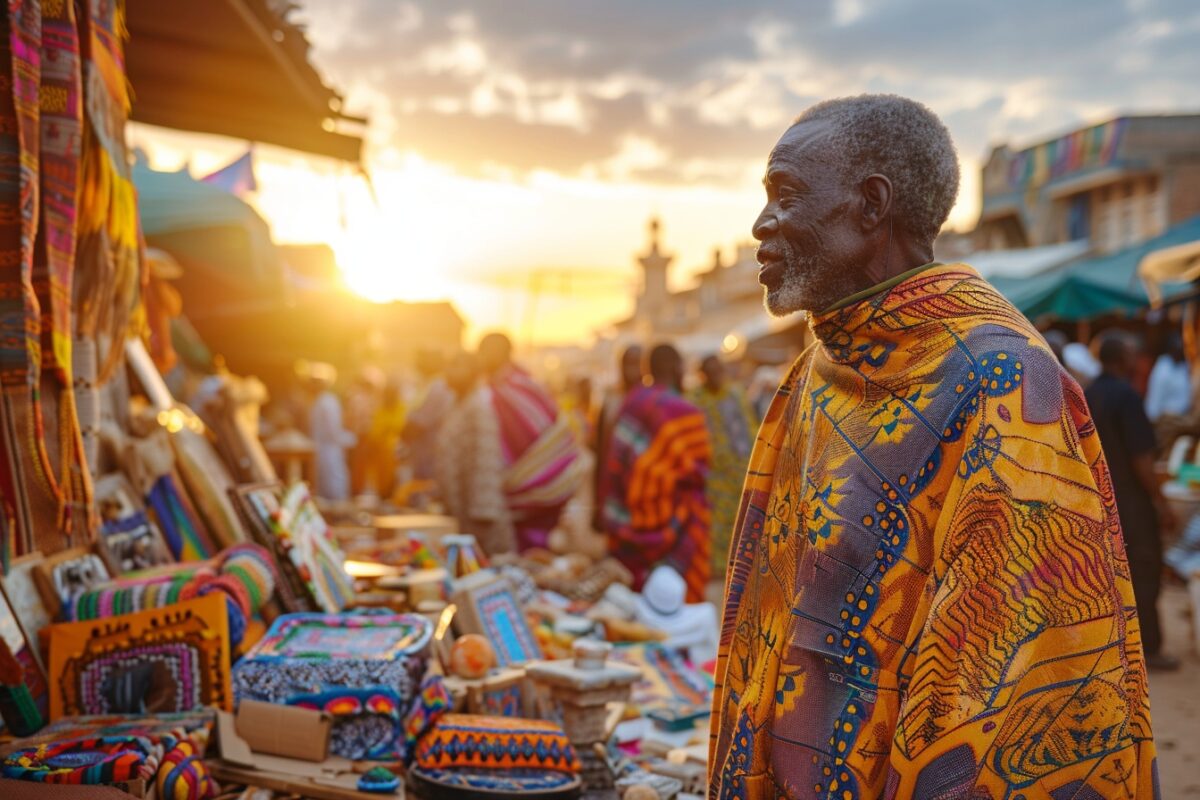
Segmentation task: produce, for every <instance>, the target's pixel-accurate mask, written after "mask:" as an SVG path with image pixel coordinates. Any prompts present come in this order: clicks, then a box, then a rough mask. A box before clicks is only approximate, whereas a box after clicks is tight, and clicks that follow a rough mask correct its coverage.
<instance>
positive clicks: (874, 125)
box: [793, 94, 958, 244]
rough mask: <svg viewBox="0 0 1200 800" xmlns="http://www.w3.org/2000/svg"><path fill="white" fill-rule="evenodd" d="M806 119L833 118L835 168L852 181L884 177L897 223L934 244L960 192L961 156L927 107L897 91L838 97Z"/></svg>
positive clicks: (811, 111) (820, 105)
mask: <svg viewBox="0 0 1200 800" xmlns="http://www.w3.org/2000/svg"><path fill="white" fill-rule="evenodd" d="M801 122H828V123H830V124H832V125H833V127H834V137H835V138H834V141H836V142H837V146H836V150H837V152H836V153H835V154H834V156H833V158H834V166H835V167H836V168H837V169H838V170H839V171H840V172H841V173H842V176H843V177H844V178H845V179H846V180H849V181H853V182H855V183H858V182H859V181H862V180H863V179H865V178H866V177H867V176H869V175H874V174H879V175H884V176H886V177H887V178H888V180H890V181H891V182H892V189H893V191H894V192H895V197H894V199H893V201H892V203H893V208H894V209H895V211H894V213H895V215H896V221H897V222H898V223H900V224H901V225H903V226H904V228H905V229H907V230H908V232H909V233H911V234H912V235H913V236H916V237H917V238H919V239H920V240H921V242H922V243H924V244H932V243H933V240H934V239H935V238H937V235H938V231H939V230H941V227H942V224H943V223H945V221H946V218H947V217H948V216H949V215H950V209H951V208H953V207H954V200H955V198H956V197H957V196H958V156H957V154H956V153H955V151H954V142H953V141H952V140H951V138H950V132H949V131H948V130H946V126H945V125H943V124H942V121H941V120H940V119H938V117H937V115H936V114H934V113H933V112H932V111H930V110H929V109H928V108H927V107H925V106H924V105H922V104H921V103H918V102H917V101H915V100H909V99H908V98H907V97H900V96H898V95H894V94H860V95H858V96H857V97H838V98H835V99H833V100H826V101H824V102H822V103H817V104H816V105H815V106H812V107H810V108H809V109H808V110H806V111H805V112H804V113H803V114H801V115H800V116H798V117H796V120H795V122H794V123H793V124H798V123H801Z"/></svg>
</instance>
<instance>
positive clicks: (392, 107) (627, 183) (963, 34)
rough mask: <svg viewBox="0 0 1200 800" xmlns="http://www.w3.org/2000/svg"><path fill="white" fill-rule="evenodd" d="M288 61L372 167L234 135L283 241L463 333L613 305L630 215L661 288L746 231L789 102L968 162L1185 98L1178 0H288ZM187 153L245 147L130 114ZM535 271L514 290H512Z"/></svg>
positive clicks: (625, 279) (625, 275)
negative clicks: (305, 59) (869, 103)
mask: <svg viewBox="0 0 1200 800" xmlns="http://www.w3.org/2000/svg"><path fill="white" fill-rule="evenodd" d="M301 6H302V7H301V8H300V9H299V10H298V11H297V12H296V13H295V15H294V19H295V20H296V21H299V22H301V23H303V24H304V25H305V26H306V28H307V31H308V38H309V40H310V41H311V42H312V44H313V52H312V54H311V59H312V61H313V62H314V64H315V65H316V66H317V68H318V69H319V70H320V71H321V73H322V74H323V75H324V76H325V78H326V80H327V82H329V83H330V84H331V85H333V86H334V87H335V88H337V89H338V90H339V91H341V92H342V93H343V94H344V95H345V97H346V103H345V108H346V110H347V111H348V112H350V113H358V114H364V115H366V116H368V117H369V118H370V126H369V128H368V130H367V148H366V166H367V168H368V171H369V172H370V174H371V178H372V180H371V186H370V187H368V185H367V183H366V181H365V180H363V179H362V178H361V177H358V176H356V175H355V173H354V171H353V170H351V169H349V168H348V167H346V166H345V165H340V164H338V163H336V162H333V161H328V160H323V159H316V158H310V157H306V156H302V155H299V154H296V153H290V152H288V151H284V150H280V149H276V148H266V147H260V148H257V149H256V159H257V173H258V179H259V184H260V190H259V192H258V193H257V194H256V195H254V196H253V197H252V198H251V200H252V202H253V203H254V204H255V205H256V207H257V208H258V209H259V210H260V211H261V212H262V214H263V215H264V216H265V217H266V218H267V220H268V221H269V222H270V223H271V225H272V229H273V231H274V234H275V236H276V238H277V239H278V240H279V241H284V242H311V241H325V242H328V243H330V244H332V245H333V246H334V247H335V250H336V252H337V254H338V258H339V262H340V263H341V266H342V268H343V271H344V272H345V274H346V277H347V281H348V283H349V284H350V286H351V287H353V288H354V289H355V290H357V291H360V292H361V293H363V294H365V295H367V296H370V297H373V298H374V299H377V300H388V299H394V298H395V299H412V300H422V299H437V298H441V297H449V298H451V299H453V300H454V301H455V303H456V304H457V305H458V306H459V307H460V310H461V311H462V312H463V313H464V315H465V316H467V317H468V318H469V319H470V321H471V331H472V334H473V335H478V333H479V332H481V331H484V330H486V329H489V328H493V327H503V328H507V329H509V330H510V331H512V332H514V333H517V334H519V335H522V336H525V337H527V338H532V339H533V340H536V341H540V342H565V341H575V340H581V339H586V338H587V337H589V336H590V335H591V334H592V333H593V332H594V331H595V330H596V329H597V328H602V327H603V326H604V324H605V323H606V322H611V321H613V320H615V319H619V318H620V317H621V316H623V315H625V314H627V313H628V312H629V310H630V307H631V297H632V294H631V293H632V291H633V290H634V288H635V286H636V271H635V266H634V262H633V258H634V255H635V254H636V253H637V252H639V251H641V250H642V249H644V248H645V245H646V239H647V235H646V222H647V219H648V218H649V217H650V216H651V215H657V216H660V217H661V219H662V223H663V245H664V247H665V249H667V250H668V251H670V252H673V253H675V255H676V262H675V265H674V267H673V269H674V272H673V275H672V280H673V282H674V283H675V285H677V286H682V285H685V284H686V283H687V280H688V278H689V276H691V275H693V274H694V273H696V272H698V271H700V270H701V269H704V268H706V267H707V266H708V264H709V263H710V262H711V259H712V251H713V249H714V248H716V247H721V248H724V250H725V252H726V253H732V248H733V247H734V246H735V245H736V244H737V243H738V242H744V241H746V240H748V239H749V229H750V225H751V223H752V221H753V220H754V218H755V216H756V215H757V213H758V210H759V208H760V206H761V203H762V188H761V178H762V170H763V166H764V163H765V159H766V156H767V153H768V152H769V150H770V148H771V146H772V144H773V143H774V142H775V140H776V139H777V138H778V136H779V134H780V133H781V132H782V130H783V129H784V128H785V127H786V126H787V124H788V121H789V120H790V119H792V118H793V117H794V116H795V115H796V114H798V113H799V112H800V111H802V110H803V109H804V108H805V107H807V106H808V105H811V104H812V103H814V102H816V101H818V100H821V99H824V98H828V97H835V96H842V95H849V94H858V93H861V92H894V93H898V94H903V95H907V96H909V97H913V98H915V99H918V100H920V101H922V102H924V103H926V104H927V105H929V106H930V107H931V108H932V109H933V110H934V111H935V112H937V113H938V114H939V115H940V116H941V117H942V119H943V120H944V121H945V122H946V125H947V127H948V128H949V129H950V132H951V134H952V135H953V137H954V139H955V142H956V144H957V147H958V153H959V159H960V162H961V165H962V172H963V181H962V185H961V189H960V194H959V198H958V203H957V205H956V207H955V209H954V211H953V212H952V214H951V219H950V224H951V225H952V226H953V227H955V228H957V229H959V230H968V229H970V228H971V227H972V225H973V224H974V221H975V217H976V216H977V214H978V207H979V185H978V170H979V167H980V165H981V163H982V162H983V160H984V159H985V158H986V156H987V154H988V152H989V150H990V148H991V147H992V146H994V145H995V144H998V143H1001V142H1008V143H1010V144H1013V145H1015V146H1018V147H1020V146H1026V145H1029V144H1034V143H1036V142H1038V141H1041V140H1044V139H1047V138H1050V137H1053V136H1056V135H1058V134H1061V133H1065V132H1068V131H1070V130H1072V129H1074V128H1076V127H1080V126H1082V125H1086V124H1091V123H1096V122H1101V121H1104V120H1105V119H1109V118H1111V117H1113V116H1116V115H1118V114H1122V113H1131V112H1136V113H1164V112H1197V111H1200V81H1197V80H1196V76H1197V75H1200V47H1197V44H1198V43H1200V4H1198V3H1196V2H1195V0H1055V1H1054V2H1046V1H1045V0H1008V1H1007V2H1004V3H966V2H962V0H905V1H901V0H832V2H817V1H815V0H812V1H810V0H791V1H790V2H782V1H781V0H739V1H738V2H732V0H606V2H602V3H599V2H592V1H591V0H474V2H468V1H467V0H423V1H422V2H404V1H402V0H301ZM133 140H134V143H135V144H136V145H139V146H142V147H144V148H145V149H146V150H147V151H148V152H149V153H150V156H151V163H152V164H153V165H155V166H158V167H163V168H178V167H179V166H182V165H185V164H187V165H190V167H191V169H192V170H193V172H194V173H195V174H203V173H204V172H206V171H209V170H211V169H215V168H217V167H219V166H221V165H222V164H223V163H225V162H226V161H229V160H232V159H233V158H236V157H237V156H239V155H240V154H241V153H243V152H244V151H245V149H246V143H244V142H235V141H230V140H227V139H220V138H218V137H198V136H191V135H180V134H172V133H168V132H163V131H160V130H158V129H147V128H137V129H136V130H135V132H134V135H133ZM531 286H536V287H538V288H539V289H540V291H539V292H538V293H537V296H536V297H534V296H533V295H532V294H531V292H530V291H528V289H529V288H530V287H531Z"/></svg>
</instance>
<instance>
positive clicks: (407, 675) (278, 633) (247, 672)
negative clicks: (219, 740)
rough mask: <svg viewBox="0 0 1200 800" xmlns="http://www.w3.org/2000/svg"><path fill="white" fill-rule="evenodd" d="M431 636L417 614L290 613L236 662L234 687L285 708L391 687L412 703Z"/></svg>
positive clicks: (403, 700)
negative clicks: (312, 698) (298, 701)
mask: <svg viewBox="0 0 1200 800" xmlns="http://www.w3.org/2000/svg"><path fill="white" fill-rule="evenodd" d="M432 636H433V626H432V625H431V624H430V622H429V620H427V619H425V618H424V617H420V616H417V615H415V614H370V615H368V614H285V615H283V616H281V617H279V618H278V619H276V620H275V622H274V623H273V624H272V625H271V629H270V630H269V631H268V632H267V635H266V636H265V637H263V639H262V640H261V641H259V642H258V644H256V645H255V646H254V647H253V648H251V650H250V652H249V653H247V654H246V656H245V657H243V658H242V660H241V661H239V662H238V664H237V666H236V667H234V670H233V688H234V693H235V695H236V696H237V698H238V700H239V702H240V701H241V700H245V699H250V700H263V701H266V702H270V703H285V702H287V701H288V699H289V698H291V697H294V696H296V695H304V694H317V693H320V692H324V691H327V690H331V689H336V688H344V689H352V688H361V687H370V686H387V687H391V688H392V689H394V690H395V691H396V693H397V695H399V697H400V700H401V704H400V705H401V708H404V707H406V706H407V704H408V702H409V701H410V700H411V699H412V697H413V693H414V689H415V686H416V683H417V679H418V678H419V677H420V676H421V675H422V674H424V670H425V653H426V650H427V648H428V645H429V640H430V639H431V638H432Z"/></svg>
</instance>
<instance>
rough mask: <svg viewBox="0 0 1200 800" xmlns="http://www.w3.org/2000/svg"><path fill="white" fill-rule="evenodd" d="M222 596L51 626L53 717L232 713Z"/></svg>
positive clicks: (217, 595) (224, 611) (227, 647)
mask: <svg viewBox="0 0 1200 800" xmlns="http://www.w3.org/2000/svg"><path fill="white" fill-rule="evenodd" d="M229 660H230V651H229V622H228V613H227V608H226V603H225V598H224V596H222V595H220V594H209V595H206V596H204V597H197V598H194V599H192V600H185V601H182V602H180V603H179V604H177V605H172V606H168V607H166V608H161V609H151V610H147V611H138V612H135V613H133V614H123V615H119V616H115V617H107V618H105V619H100V620H96V621H92V622H65V623H59V624H56V625H52V626H51V627H50V673H51V674H53V675H55V676H57V677H56V680H55V682H54V684H53V686H52V687H51V689H52V690H51V693H50V717H51V719H58V718H59V717H62V716H64V715H66V714H105V713H111V712H133V713H145V712H161V711H186V710H189V709H193V708H196V707H198V706H206V705H214V706H218V707H220V708H229V707H230V704H231V702H230V701H231V693H230V687H229Z"/></svg>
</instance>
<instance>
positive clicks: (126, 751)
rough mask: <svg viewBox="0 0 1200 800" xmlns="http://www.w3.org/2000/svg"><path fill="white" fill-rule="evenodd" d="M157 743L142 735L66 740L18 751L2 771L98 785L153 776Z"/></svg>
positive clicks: (23, 776) (42, 779)
mask: <svg viewBox="0 0 1200 800" xmlns="http://www.w3.org/2000/svg"><path fill="white" fill-rule="evenodd" d="M154 756H155V753H154V745H153V743H152V742H151V741H150V740H149V739H145V738H142V737H140V736H102V737H96V738H87V739H67V740H65V741H59V742H52V743H49V744H42V745H38V746H37V747H32V748H25V749H19V750H15V751H13V752H12V753H9V754H8V756H6V757H5V759H4V762H3V767H0V772H2V773H3V775H4V777H6V778H16V779H18V780H24V781H39V782H41V783H69V784H97V783H114V782H116V781H128V780H136V779H142V780H148V779H151V778H153V776H154V773H155V770H156V767H157V763H156V762H157V759H154V760H152V758H153V757H154Z"/></svg>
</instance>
